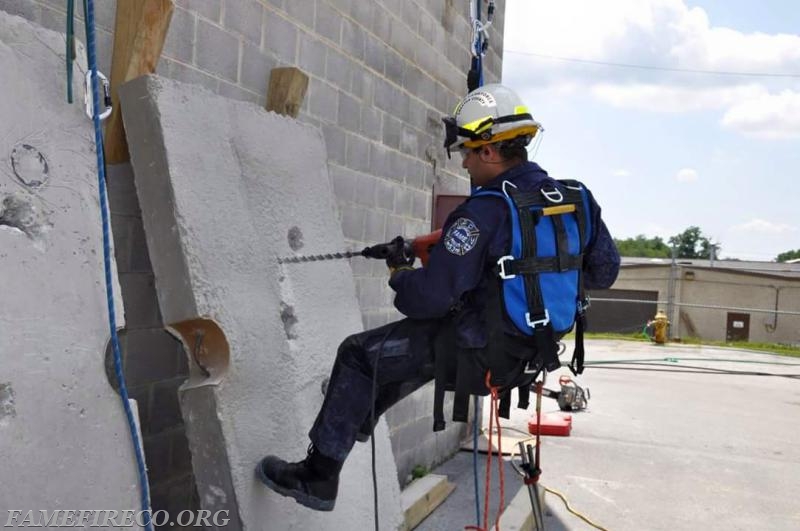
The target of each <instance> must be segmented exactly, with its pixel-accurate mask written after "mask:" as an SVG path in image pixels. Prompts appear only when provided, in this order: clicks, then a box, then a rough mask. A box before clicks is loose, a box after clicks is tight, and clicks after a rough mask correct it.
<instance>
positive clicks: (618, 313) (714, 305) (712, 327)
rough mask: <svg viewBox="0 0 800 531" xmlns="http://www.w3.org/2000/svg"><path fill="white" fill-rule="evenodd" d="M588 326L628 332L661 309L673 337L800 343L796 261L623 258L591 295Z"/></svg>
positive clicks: (799, 279) (798, 268) (799, 288)
mask: <svg viewBox="0 0 800 531" xmlns="http://www.w3.org/2000/svg"><path fill="white" fill-rule="evenodd" d="M594 296H595V297H596V298H599V299H603V298H609V299H628V300H638V301H647V302H639V303H622V302H618V303H614V302H607V301H596V302H594V303H593V304H592V308H591V310H590V319H591V321H590V327H591V330H593V331H619V332H635V331H638V330H641V329H643V327H644V326H645V324H646V323H647V320H648V319H651V318H652V317H653V315H655V311H656V309H657V308H658V309H662V310H664V311H665V312H666V313H667V315H668V317H669V320H670V323H671V332H670V336H671V337H673V338H684V337H697V338H702V339H709V340H716V341H751V342H769V343H785V344H800V264H787V263H774V262H745V261H733V260H725V261H716V262H710V261H709V260H682V259H681V260H677V261H676V262H675V263H673V262H672V261H671V260H668V259H649V258H623V261H622V269H621V270H620V274H619V278H618V279H617V281H616V282H615V283H614V285H613V286H612V287H611V289H610V290H604V291H602V292H596V293H594Z"/></svg>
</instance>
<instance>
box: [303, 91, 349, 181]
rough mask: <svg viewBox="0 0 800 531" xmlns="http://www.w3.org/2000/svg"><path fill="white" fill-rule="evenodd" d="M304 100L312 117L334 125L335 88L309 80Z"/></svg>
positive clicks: (337, 112)
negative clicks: (306, 101)
mask: <svg viewBox="0 0 800 531" xmlns="http://www.w3.org/2000/svg"><path fill="white" fill-rule="evenodd" d="M306 100H308V112H309V113H310V114H311V115H312V116H314V117H315V118H318V119H319V120H320V121H323V122H328V123H336V120H337V116H338V114H339V101H338V100H339V91H338V90H337V89H336V87H334V86H332V85H328V84H327V83H325V82H323V81H319V80H318V79H315V78H311V80H309V83H308V95H307V96H306ZM356 169H357V168H356Z"/></svg>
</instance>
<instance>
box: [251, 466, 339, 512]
mask: <svg viewBox="0 0 800 531" xmlns="http://www.w3.org/2000/svg"><path fill="white" fill-rule="evenodd" d="M256 477H258V479H259V480H260V481H261V483H263V484H264V485H266V486H267V487H269V488H270V489H272V490H274V491H275V492H277V493H278V494H280V495H282V496H287V497H289V498H294V500H295V501H296V502H297V503H299V504H300V505H303V506H305V507H308V508H309V509H314V510H315V511H332V510H333V506H334V505H336V500H321V499H319V498H315V497H314V496H311V495H310V494H307V493H305V492H303V491H300V490H295V489H287V488H286V487H282V486H281V485H278V484H277V483H275V482H274V481H272V480H271V479H269V478H268V477H267V475H266V474H264V470H263V468H262V467H261V462H260V461H259V463H258V465H257V466H256Z"/></svg>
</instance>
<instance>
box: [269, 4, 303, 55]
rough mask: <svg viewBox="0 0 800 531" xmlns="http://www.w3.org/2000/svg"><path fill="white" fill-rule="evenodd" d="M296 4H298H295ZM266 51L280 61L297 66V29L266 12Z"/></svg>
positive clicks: (272, 13)
mask: <svg viewBox="0 0 800 531" xmlns="http://www.w3.org/2000/svg"><path fill="white" fill-rule="evenodd" d="M293 3H296V2H293ZM263 40H264V50H266V51H269V52H270V53H272V54H273V55H274V56H275V57H276V58H277V59H278V60H279V61H282V62H284V63H288V64H292V65H293V64H295V60H296V58H297V27H296V26H295V25H294V23H292V22H291V21H289V20H287V19H286V18H284V17H282V16H280V15H278V14H277V13H275V12H273V11H270V10H266V11H265V14H264V39H263Z"/></svg>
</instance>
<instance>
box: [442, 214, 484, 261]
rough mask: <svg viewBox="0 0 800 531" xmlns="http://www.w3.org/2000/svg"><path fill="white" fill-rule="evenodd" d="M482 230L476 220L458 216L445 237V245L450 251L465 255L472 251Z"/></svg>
mask: <svg viewBox="0 0 800 531" xmlns="http://www.w3.org/2000/svg"><path fill="white" fill-rule="evenodd" d="M480 233H481V231H480V230H478V226H477V225H475V222H474V221H472V220H471V219H468V218H458V219H457V220H456V221H455V223H453V224H452V225H451V226H450V228H449V229H447V234H445V237H444V247H445V249H447V250H448V251H449V252H451V253H453V254H455V255H458V256H464V255H465V254H467V253H468V252H470V251H471V250H472V249H473V248H474V247H475V244H476V243H477V242H478V236H480Z"/></svg>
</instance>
